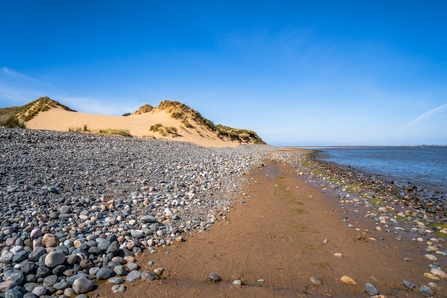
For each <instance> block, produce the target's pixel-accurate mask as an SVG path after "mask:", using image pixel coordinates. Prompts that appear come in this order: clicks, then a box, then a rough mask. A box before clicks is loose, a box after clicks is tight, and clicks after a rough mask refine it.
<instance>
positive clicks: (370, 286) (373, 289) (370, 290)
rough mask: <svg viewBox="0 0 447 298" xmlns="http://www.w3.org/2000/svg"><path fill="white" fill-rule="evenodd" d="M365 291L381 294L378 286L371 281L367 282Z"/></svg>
mask: <svg viewBox="0 0 447 298" xmlns="http://www.w3.org/2000/svg"><path fill="white" fill-rule="evenodd" d="M365 291H366V293H368V294H369V295H371V296H374V295H378V294H379V291H378V290H377V289H376V287H374V286H373V285H372V284H370V283H367V284H365Z"/></svg>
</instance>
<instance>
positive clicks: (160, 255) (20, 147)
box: [0, 102, 447, 298]
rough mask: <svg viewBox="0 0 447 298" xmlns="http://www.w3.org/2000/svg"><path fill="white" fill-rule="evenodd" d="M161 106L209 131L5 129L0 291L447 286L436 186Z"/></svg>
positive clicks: (360, 291)
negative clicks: (398, 180)
mask: <svg viewBox="0 0 447 298" xmlns="http://www.w3.org/2000/svg"><path fill="white" fill-rule="evenodd" d="M31 106H36V103H34V104H33V105H31ZM169 107H171V108H172V110H171V111H169ZM39 109H40V108H39ZM42 109H43V110H42V111H39V112H38V113H36V114H35V115H34V116H33V117H31V118H30V119H28V120H27V121H26V122H25V126H27V127H33V125H37V120H39V118H42V119H43V117H49V118H51V117H56V116H55V115H56V114H57V113H58V112H54V111H59V110H64V113H72V114H77V113H76V112H73V111H68V110H66V109H64V108H63V106H62V105H61V106H59V105H56V107H52V108H49V109H48V110H46V111H44V110H45V109H46V108H42ZM155 109H159V110H158V112H157V111H154V110H155ZM161 110H162V111H165V112H163V113H164V114H165V115H167V116H166V119H170V120H176V121H177V120H178V121H180V123H183V125H184V126H185V127H187V124H186V123H185V119H186V121H187V122H188V123H190V124H191V125H192V126H194V128H197V127H199V125H201V126H200V127H202V128H203V127H206V126H207V125H208V126H209V127H210V128H206V129H207V132H209V133H210V137H209V138H208V139H210V142H208V143H207V146H206V147H205V146H204V145H202V144H200V143H199V144H194V143H192V142H184V141H178V138H177V137H176V138H172V137H171V136H169V134H167V135H166V136H163V133H160V131H159V129H160V128H161V127H158V128H155V127H154V128H153V131H152V133H153V135H154V136H155V137H156V138H157V139H154V138H142V137H126V136H122V135H116V134H113V135H112V136H110V135H104V134H99V133H93V131H95V130H101V129H104V128H101V127H100V126H97V127H95V126H94V124H93V122H92V123H90V122H89V123H85V124H86V125H87V128H89V127H90V128H89V129H87V131H84V132H86V133H74V132H68V131H67V130H68V128H67V127H66V128H64V130H63V131H56V130H57V129H48V130H47V129H45V128H38V129H37V127H34V128H36V129H20V128H7V127H0V148H1V153H0V201H1V203H2V204H1V207H0V218H1V232H0V249H1V256H0V275H1V278H2V281H0V297H1V296H4V297H27V298H28V297H50V296H57V297H142V293H147V294H144V295H146V296H157V297H348V296H349V297H370V296H374V297H424V296H427V297H431V296H433V297H445V294H446V293H447V284H446V280H447V274H446V273H445V272H444V271H443V270H444V268H445V267H446V265H447V264H446V256H447V249H446V247H445V245H446V244H445V239H446V238H447V225H446V224H445V223H446V217H445V214H446V213H445V211H446V205H445V202H444V199H443V198H440V197H439V196H436V195H435V194H433V193H430V192H427V191H422V190H419V189H417V188H416V189H415V188H414V187H406V188H402V187H400V186H398V185H395V184H393V183H392V182H390V181H383V180H381V179H379V178H378V177H374V176H369V175H367V174H365V173H360V172H356V171H354V170H353V169H350V168H343V167H339V166H337V165H333V164H330V163H325V162H321V161H318V160H317V159H316V158H315V154H316V152H315V151H310V150H301V149H296V148H289V149H284V148H277V147H273V146H269V145H265V144H264V145H255V144H244V141H243V140H246V142H245V143H256V142H260V141H259V140H260V138H259V137H258V138H259V140H258V139H256V141H255V140H254V139H252V141H250V142H249V141H247V140H248V139H247V137H245V135H244V136H239V139H235V138H236V137H235V136H234V135H231V134H230V135H228V134H227V135H225V134H224V133H223V131H225V130H227V131H229V130H230V129H229V128H225V127H223V126H221V127H220V128H218V126H217V125H214V124H212V122H211V123H209V124H207V123H206V119H204V118H203V120H200V118H199V117H198V115H200V114H198V115H197V114H196V115H195V116H194V111H193V110H192V109H190V108H186V107H185V106H184V105H182V104H180V103H177V102H174V103H172V102H164V103H163V102H162V103H161V104H160V105H159V107H157V108H153V107H151V106H143V107H142V108H140V109H139V111H137V112H135V113H134V115H128V116H115V117H118V118H127V117H143V116H144V115H145V114H147V113H152V114H150V115H152V116H154V115H158V114H157V113H159V114H161V112H160V111H161ZM28 111H29V109H28ZM52 111H53V112H52ZM166 111H168V112H166ZM179 111H181V113H182V115H180V114H178V115H177V114H175V115H174V116H172V114H173V113H180V112H179ZM10 112H11V110H10ZM21 112H22V114H20V113H21ZM52 113H53V114H54V115H53V114H52ZM188 113H192V114H188ZM13 114H14V116H15V117H16V120H17V123H21V121H25V119H26V117H28V116H29V115H31V114H33V112H27V113H25V114H23V110H21V109H15V110H14V111H13ZM146 116H147V118H150V117H149V116H148V115H146ZM8 117H9V116H8ZM23 117H25V118H23ZM105 117H112V116H105ZM163 117H165V116H163ZM87 118H88V117H87ZM87 118H83V121H87V120H86V119H87ZM8 119H9V118H8ZM51 119H54V118H51ZM129 119H131V118H129ZM33 120H36V122H35V123H34V124H33V122H32V121H33ZM8 121H10V120H8ZM14 121H15V120H14ZM39 121H40V120H39ZM147 121H149V120H147V119H146V122H145V123H146V124H145V130H146V131H149V130H150V126H149V128H148V127H147V123H149V122H147ZM151 121H152V120H151ZM157 121H158V120H157ZM182 121H183V122H182ZM43 122H44V121H43V120H41V122H39V123H43ZM77 123H82V122H77ZM110 123H112V122H110ZM155 124H157V123H154V124H151V125H155ZM160 124H162V123H160ZM39 125H40V124H39ZM76 125H83V124H76ZM162 125H163V127H168V126H169V125H168V124H162ZM19 126H20V125H19ZM74 127H75V129H73V130H74V131H77V130H78V129H76V126H74ZM213 127H214V128H213ZM109 128H110V129H118V128H113V127H109ZM121 128H123V127H121ZM213 129H214V132H213ZM52 130H54V131H52ZM80 130H81V131H83V130H84V129H83V128H81V129H80ZM219 131H220V132H221V133H220V137H219ZM129 132H130V134H131V135H132V133H131V132H133V130H132V129H129ZM163 132H164V133H166V131H165V129H164V128H163ZM212 132H213V133H214V134H212V135H211V133H212ZM145 133H147V132H145ZM233 133H234V131H233ZM184 134H185V135H186V133H184ZM202 134H203V133H202ZM239 134H241V132H239ZM248 134H249V135H250V133H248ZM254 135H256V134H254ZM254 135H253V134H252V135H251V137H250V138H254ZM256 136H257V135H256ZM199 137H200V136H199ZM203 138H205V139H207V138H206V137H203ZM213 138H215V139H213ZM173 140H174V141H173ZM218 140H220V141H222V142H225V144H226V145H225V144H224V145H221V146H216V145H215V144H217V142H220V141H218ZM211 141H213V142H214V143H213V144H214V145H210V144H211ZM261 141H262V140H261ZM232 142H234V143H237V146H235V145H234V144H233V143H232ZM222 144H223V143H222ZM228 144H229V145H228ZM144 295H143V296H144Z"/></svg>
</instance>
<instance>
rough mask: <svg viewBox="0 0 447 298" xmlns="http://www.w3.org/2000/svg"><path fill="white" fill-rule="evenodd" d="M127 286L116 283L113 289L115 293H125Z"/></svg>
mask: <svg viewBox="0 0 447 298" xmlns="http://www.w3.org/2000/svg"><path fill="white" fill-rule="evenodd" d="M126 289H127V288H126V286H125V285H114V286H113V287H112V291H113V293H115V294H118V293H123V292H125V291H126Z"/></svg>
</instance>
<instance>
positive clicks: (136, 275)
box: [126, 270, 141, 282]
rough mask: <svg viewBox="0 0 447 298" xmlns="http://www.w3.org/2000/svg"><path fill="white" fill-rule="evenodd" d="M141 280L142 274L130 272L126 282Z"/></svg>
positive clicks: (135, 271)
mask: <svg viewBox="0 0 447 298" xmlns="http://www.w3.org/2000/svg"><path fill="white" fill-rule="evenodd" d="M140 278H141V272H140V271H137V270H134V271H131V272H129V274H127V276H126V281H128V282H133V281H135V280H137V279H140Z"/></svg>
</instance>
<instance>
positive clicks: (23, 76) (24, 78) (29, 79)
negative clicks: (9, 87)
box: [2, 66, 53, 87]
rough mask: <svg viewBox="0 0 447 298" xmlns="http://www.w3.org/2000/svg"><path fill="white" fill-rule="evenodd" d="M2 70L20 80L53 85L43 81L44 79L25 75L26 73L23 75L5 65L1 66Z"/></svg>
mask: <svg viewBox="0 0 447 298" xmlns="http://www.w3.org/2000/svg"><path fill="white" fill-rule="evenodd" d="M2 72H3V73H4V74H6V75H8V76H10V77H14V78H17V79H20V80H26V81H31V82H34V83H37V84H42V85H46V86H50V87H53V86H52V85H51V84H50V83H48V82H45V81H42V80H39V79H36V78H33V77H30V76H27V75H25V74H23V73H20V72H18V71H15V70H13V69H10V68H8V67H6V66H3V68H2Z"/></svg>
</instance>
